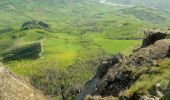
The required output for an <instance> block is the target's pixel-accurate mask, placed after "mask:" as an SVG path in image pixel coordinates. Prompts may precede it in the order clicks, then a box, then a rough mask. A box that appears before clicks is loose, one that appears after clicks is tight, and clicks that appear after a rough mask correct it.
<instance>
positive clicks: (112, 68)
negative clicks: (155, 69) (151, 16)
mask: <svg viewBox="0 0 170 100" xmlns="http://www.w3.org/2000/svg"><path fill="white" fill-rule="evenodd" d="M148 34H149V35H146V37H145V38H144V40H143V43H142V46H141V47H140V48H139V49H138V50H136V51H134V52H133V53H132V54H131V55H130V56H128V57H123V56H122V55H116V56H114V57H113V58H114V59H113V58H111V59H109V60H106V61H104V62H103V63H102V64H101V65H100V67H99V69H98V71H97V73H96V75H95V76H94V77H93V78H92V80H90V81H89V82H87V84H86V85H85V87H84V89H83V90H82V92H81V93H80V95H79V96H78V99H79V100H83V98H84V97H86V95H92V96H95V95H100V96H102V97H107V96H114V97H119V96H120V95H121V92H123V91H126V90H127V89H128V88H129V87H131V85H132V84H133V83H134V82H135V81H136V80H137V79H138V78H139V77H140V76H141V75H142V74H144V73H146V72H147V70H142V71H140V70H139V68H142V67H143V66H159V64H158V62H157V61H158V60H161V59H164V58H165V57H169V56H170V39H166V36H167V34H166V33H164V32H160V31H155V30H154V31H150V33H148ZM112 62H113V63H112ZM138 70H139V71H138ZM120 97H121V96H120ZM140 98H141V99H139V98H138V99H131V100H145V99H146V98H148V99H146V100H150V99H149V98H151V97H149V96H145V95H144V96H142V97H140ZM142 98H144V99H142ZM155 98H156V97H155ZM123 100H127V99H125V97H124V99H123ZM153 100H156V99H153Z"/></svg>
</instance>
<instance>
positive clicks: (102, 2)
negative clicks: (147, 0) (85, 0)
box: [99, 0, 134, 7]
mask: <svg viewBox="0 0 170 100" xmlns="http://www.w3.org/2000/svg"><path fill="white" fill-rule="evenodd" d="M99 3H101V4H105V5H111V6H119V7H134V5H123V4H118V3H113V2H109V1H107V0H99Z"/></svg>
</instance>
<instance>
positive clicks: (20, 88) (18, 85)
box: [0, 64, 45, 100]
mask: <svg viewBox="0 0 170 100" xmlns="http://www.w3.org/2000/svg"><path fill="white" fill-rule="evenodd" d="M0 100H45V97H44V96H43V95H42V94H41V93H39V92H38V91H37V90H35V89H34V88H33V87H31V86H30V85H29V84H27V83H26V82H25V81H23V80H22V79H20V78H19V77H18V76H16V75H14V74H13V73H11V72H10V71H8V70H7V69H6V68H5V67H3V65H2V64H0Z"/></svg>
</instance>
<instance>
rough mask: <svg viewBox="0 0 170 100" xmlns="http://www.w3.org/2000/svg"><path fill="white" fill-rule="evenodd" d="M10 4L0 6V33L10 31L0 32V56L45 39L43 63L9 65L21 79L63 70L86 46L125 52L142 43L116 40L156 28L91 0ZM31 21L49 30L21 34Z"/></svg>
mask: <svg viewBox="0 0 170 100" xmlns="http://www.w3.org/2000/svg"><path fill="white" fill-rule="evenodd" d="M10 1H11V2H12V3H11V2H9V1H7V0H2V1H1V2H0V5H1V6H0V7H1V9H0V13H3V14H1V15H0V29H2V30H3V29H8V28H13V29H14V30H13V31H11V32H7V33H1V34H0V41H1V43H0V54H2V53H3V52H6V51H9V50H11V49H14V48H17V47H18V46H20V45H24V44H25V43H32V42H35V41H41V40H43V48H44V53H43V58H42V59H38V60H36V61H32V60H23V61H12V62H9V63H8V65H9V66H10V68H11V69H13V70H14V71H15V72H17V73H19V74H21V75H30V74H31V73H33V72H34V71H35V68H40V67H43V66H44V67H53V66H55V67H57V68H61V69H63V68H66V67H67V66H68V65H70V64H71V63H72V62H73V61H74V60H75V59H77V56H81V55H86V52H87V51H86V50H85V49H87V48H88V49H89V50H96V51H97V50H98V49H104V50H105V51H107V52H108V53H109V54H112V53H116V52H125V53H127V52H129V51H130V50H131V49H132V48H133V46H135V45H137V44H138V43H140V40H115V39H119V38H121V39H126V38H141V37H142V35H141V33H142V31H143V30H144V29H146V28H151V27H153V26H154V25H153V24H152V23H149V22H147V21H144V20H142V19H140V18H138V17H137V18H136V17H134V16H132V15H128V14H125V15H126V16H125V15H124V14H123V15H122V13H120V12H119V11H117V8H115V7H112V6H104V5H102V4H98V3H96V1H91V0H86V1H82V0H69V1H67V2H66V1H63V0H57V1H53V0H48V1H47V0H39V1H34V0H29V1H22V0H10ZM151 11H152V10H151ZM11 15H12V16H11ZM127 16H128V17H127ZM32 19H36V20H42V21H44V22H46V23H48V24H49V25H50V27H51V29H52V32H47V31H44V30H40V29H34V30H30V31H22V32H21V31H19V28H20V26H21V24H22V23H24V22H25V21H29V20H32ZM101 30H102V31H101ZM11 37H16V38H14V39H13V38H11ZM45 37H46V39H45ZM44 39H45V40H44ZM30 63H31V64H30ZM14 66H15V67H14Z"/></svg>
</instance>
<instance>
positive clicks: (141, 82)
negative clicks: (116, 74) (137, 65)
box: [129, 58, 170, 94]
mask: <svg viewBox="0 0 170 100" xmlns="http://www.w3.org/2000/svg"><path fill="white" fill-rule="evenodd" d="M169 61H170V59H169V58H167V59H164V61H161V63H160V66H159V67H146V68H143V69H145V70H147V73H144V74H143V75H142V76H140V78H139V79H138V80H137V81H136V82H135V84H134V85H132V86H131V87H130V89H129V93H130V94H132V93H134V92H136V91H138V92H141V93H144V94H148V93H152V91H151V90H152V87H153V86H154V85H156V84H157V83H158V84H161V86H162V88H163V89H164V90H166V88H167V87H168V85H169V81H170V78H169V76H170V68H169V65H170V63H169ZM138 71H139V70H138Z"/></svg>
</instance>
